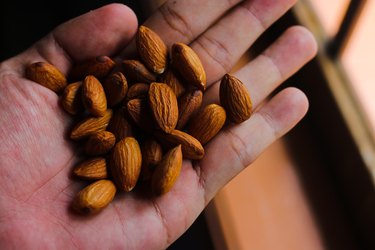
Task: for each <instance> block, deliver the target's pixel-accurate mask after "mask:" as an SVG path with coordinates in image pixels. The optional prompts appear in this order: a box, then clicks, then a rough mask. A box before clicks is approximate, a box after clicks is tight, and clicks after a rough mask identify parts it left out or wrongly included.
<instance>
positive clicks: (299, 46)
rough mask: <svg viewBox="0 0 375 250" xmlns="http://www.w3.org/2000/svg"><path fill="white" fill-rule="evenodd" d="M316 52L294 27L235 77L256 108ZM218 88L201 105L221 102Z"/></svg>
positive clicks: (303, 33) (307, 36)
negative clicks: (243, 86) (246, 90)
mask: <svg viewBox="0 0 375 250" xmlns="http://www.w3.org/2000/svg"><path fill="white" fill-rule="evenodd" d="M316 52H317V45H316V41H315V39H314V38H313V36H312V35H311V33H310V32H309V31H308V30H307V29H305V28H303V27H301V26H294V27H291V28H289V29H288V30H286V31H285V32H284V33H283V34H282V35H281V37H280V38H278V39H277V40H276V41H275V42H274V43H273V44H272V45H271V46H270V47H269V48H268V49H266V50H265V51H264V52H263V53H262V54H260V55H259V56H258V57H257V58H255V59H254V60H253V61H251V62H249V63H248V64H247V65H245V66H244V67H243V68H241V69H240V70H239V71H237V72H235V73H234V75H235V76H236V77H238V78H239V79H241V80H242V81H243V83H244V84H245V85H246V87H247V89H248V90H249V93H250V96H251V100H252V102H253V106H254V108H255V107H256V106H257V105H258V104H259V103H260V102H262V101H263V100H264V98H265V97H266V96H268V95H269V94H270V93H271V92H272V91H273V90H274V89H275V88H276V87H277V86H279V85H280V84H281V83H282V82H283V81H285V80H286V79H287V78H289V77H290V76H291V75H293V74H294V73H295V72H296V71H297V70H299V69H300V68H301V67H302V66H303V65H304V64H305V63H307V62H308V61H309V60H310V59H311V58H312V57H314V56H315V54H316ZM219 86H220V82H216V83H215V84H213V85H212V86H211V87H210V88H209V89H208V90H207V91H206V93H205V95H204V97H205V99H204V105H206V104H209V103H219V102H220V101H219Z"/></svg>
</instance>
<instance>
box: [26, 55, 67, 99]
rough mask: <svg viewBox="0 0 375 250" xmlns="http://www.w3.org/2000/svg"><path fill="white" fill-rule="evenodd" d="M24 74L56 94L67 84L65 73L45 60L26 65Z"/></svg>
mask: <svg viewBox="0 0 375 250" xmlns="http://www.w3.org/2000/svg"><path fill="white" fill-rule="evenodd" d="M25 76H26V78H27V79H29V80H31V81H34V82H36V83H39V84H40V85H42V86H44V87H46V88H49V89H50V90H52V91H54V92H55V93H57V94H60V93H61V92H62V91H63V90H64V88H65V86H66V85H67V84H68V83H67V81H66V77H65V75H64V74H63V73H61V72H60V70H58V69H57V68H56V67H55V66H53V65H52V64H49V63H47V62H35V63H32V64H30V65H28V66H27V67H26V72H25Z"/></svg>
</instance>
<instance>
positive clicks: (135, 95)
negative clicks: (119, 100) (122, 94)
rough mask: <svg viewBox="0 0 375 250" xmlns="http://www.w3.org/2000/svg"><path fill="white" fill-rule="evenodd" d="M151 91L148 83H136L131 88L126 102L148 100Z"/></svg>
mask: <svg viewBox="0 0 375 250" xmlns="http://www.w3.org/2000/svg"><path fill="white" fill-rule="evenodd" d="M149 89H150V85H148V84H146V83H135V84H133V85H132V86H131V87H130V88H129V90H128V94H127V95H126V100H127V101H129V100H132V99H145V98H148V90H149Z"/></svg>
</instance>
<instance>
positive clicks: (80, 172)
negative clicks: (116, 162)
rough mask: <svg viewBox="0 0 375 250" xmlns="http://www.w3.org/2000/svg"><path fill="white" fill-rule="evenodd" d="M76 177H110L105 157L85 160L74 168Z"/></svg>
mask: <svg viewBox="0 0 375 250" xmlns="http://www.w3.org/2000/svg"><path fill="white" fill-rule="evenodd" d="M73 174H74V175H75V176H76V177H79V178H80V179H84V180H101V179H106V178H108V172H107V163H106V160H105V158H103V157H98V158H92V159H89V160H85V161H84V162H81V163H80V164H79V165H77V166H76V167H75V168H74V169H73Z"/></svg>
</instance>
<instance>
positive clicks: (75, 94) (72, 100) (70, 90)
mask: <svg viewBox="0 0 375 250" xmlns="http://www.w3.org/2000/svg"><path fill="white" fill-rule="evenodd" d="M60 103H61V106H62V107H63V109H64V110H65V111H66V112H68V113H69V114H71V115H76V114H79V113H81V112H83V110H84V107H83V103H82V82H75V83H71V84H69V85H68V86H66V87H65V89H64V92H63V94H62V95H61V100H60Z"/></svg>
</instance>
